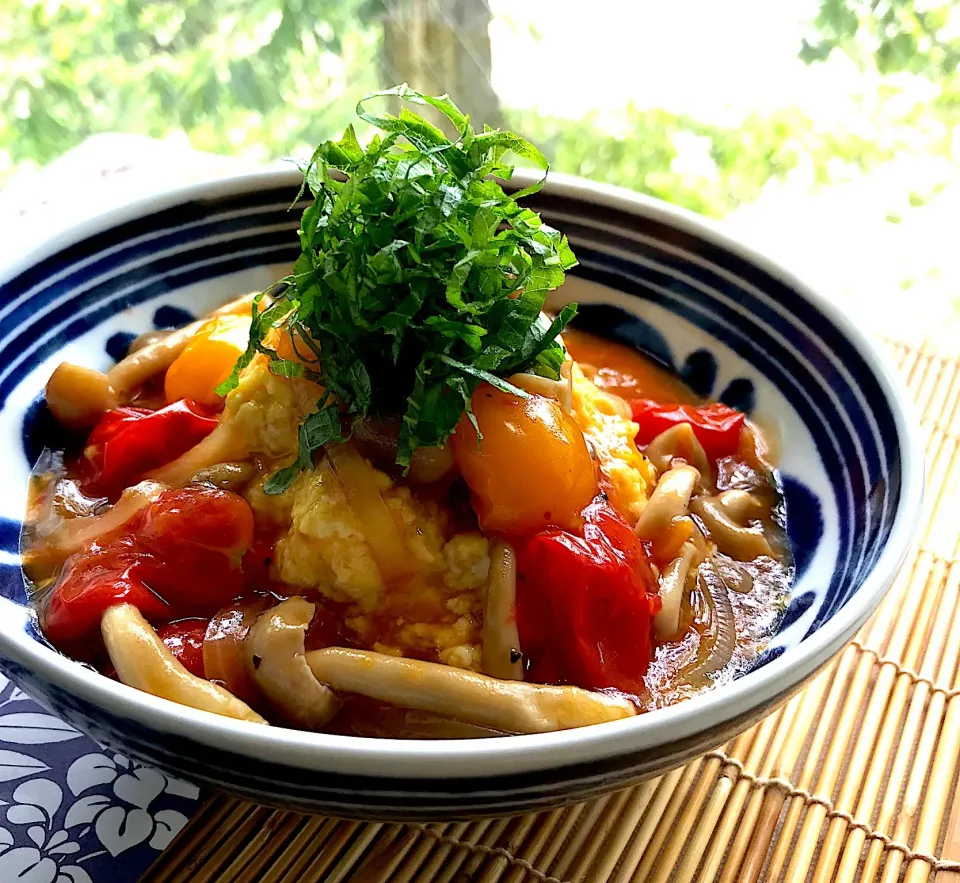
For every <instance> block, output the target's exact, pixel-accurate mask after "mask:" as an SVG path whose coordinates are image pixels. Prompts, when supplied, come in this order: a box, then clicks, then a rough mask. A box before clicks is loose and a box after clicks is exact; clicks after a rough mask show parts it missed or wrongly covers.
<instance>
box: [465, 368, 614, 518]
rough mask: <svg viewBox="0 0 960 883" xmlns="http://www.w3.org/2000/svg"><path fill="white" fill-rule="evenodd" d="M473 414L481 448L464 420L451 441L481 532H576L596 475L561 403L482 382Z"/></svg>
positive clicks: (579, 434) (592, 494)
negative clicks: (556, 529)
mask: <svg viewBox="0 0 960 883" xmlns="http://www.w3.org/2000/svg"><path fill="white" fill-rule="evenodd" d="M473 413H474V415H475V416H476V419H477V425H478V426H479V427H480V433H481V435H482V436H483V438H482V439H481V440H480V442H479V444H478V443H477V434H476V432H475V431H474V429H473V427H472V426H471V425H470V423H469V422H468V421H467V419H466V416H464V418H463V419H462V420H461V421H460V425H459V426H458V427H457V431H456V432H455V433H454V435H453V440H452V441H453V451H454V454H455V455H456V458H457V465H458V466H459V468H460V472H461V474H462V475H463V478H464V480H465V481H466V482H467V485H468V486H469V487H470V490H471V491H472V493H473V507H474V509H475V510H476V512H477V517H478V518H479V520H480V527H481V528H482V529H483V530H484V531H488V532H491V531H496V532H502V533H507V534H513V535H516V536H519V535H526V534H531V533H535V532H536V531H539V530H542V529H543V528H545V527H548V526H550V525H553V526H556V527H562V528H566V529H569V530H576V529H578V528H579V527H580V526H581V524H582V519H581V517H580V512H581V511H582V510H583V508H584V507H585V506H586V505H587V504H589V503H590V502H591V500H593V498H594V497H595V496H596V494H597V475H596V470H595V468H594V464H593V460H591V459H590V453H589V451H588V450H587V444H586V442H585V441H584V438H583V433H582V432H581V431H580V427H579V426H577V424H576V422H575V421H574V419H573V418H572V417H571V416H570V415H569V414H567V413H566V412H565V411H564V410H563V408H561V407H560V403H559V402H557V401H555V400H554V399H549V398H546V397H545V396H537V395H535V396H530V397H529V398H526V399H521V398H518V397H516V396H514V395H509V394H507V393H504V392H500V391H499V390H497V389H495V388H494V387H492V386H489V385H488V384H486V383H485V384H483V385H482V386H480V387H479V388H478V389H477V391H476V392H475V393H474V395H473Z"/></svg>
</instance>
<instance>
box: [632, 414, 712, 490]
mask: <svg viewBox="0 0 960 883" xmlns="http://www.w3.org/2000/svg"><path fill="white" fill-rule="evenodd" d="M643 453H644V455H645V456H646V458H647V459H648V460H649V461H650V462H651V463H653V465H654V466H655V467H656V468H657V472H659V473H660V474H661V475H662V474H663V473H665V472H666V471H667V470H668V469H670V468H671V466H672V465H673V461H674V460H683V461H684V462H685V463H689V464H690V465H691V466H693V467H694V468H695V469H696V470H697V471H698V472H699V473H700V481H701V483H702V484H703V485H704V486H706V484H707V482H709V481H710V476H711V473H710V461H709V460H707V455H706V452H705V451H704V450H703V445H701V444H700V441H699V439H698V438H697V437H696V436H695V435H694V434H693V429H692V427H691V426H690V424H689V423H678V424H677V425H676V426H671V427H670V428H669V429H666V430H664V431H663V432H661V433H660V435H658V436H657V437H656V438H654V439H653V441H651V442H650V444H648V445H647V446H646V448H644V451H643Z"/></svg>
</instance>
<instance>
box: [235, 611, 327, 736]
mask: <svg viewBox="0 0 960 883" xmlns="http://www.w3.org/2000/svg"><path fill="white" fill-rule="evenodd" d="M313 613H314V605H313V604H311V603H310V602H309V601H307V600H306V599H305V598H301V597H299V596H294V597H292V598H287V600H286V601H284V602H283V603H282V604H278V605H277V606H276V607H274V608H272V609H270V610H267V611H266V612H265V613H263V614H261V616H260V618H259V619H258V620H257V621H256V623H255V624H254V626H253V628H251V629H250V634H249V635H248V636H247V640H246V641H245V643H244V655H245V656H246V660H247V664H248V665H249V666H250V671H251V672H252V673H253V679H254V681H255V682H256V684H257V686H258V687H259V688H260V689H261V690H262V691H263V695H264V696H266V697H267V699H269V700H270V702H271V703H272V704H273V705H274V706H275V707H276V708H277V709H278V710H279V711H280V712H281V713H282V714H283V716H284V717H285V718H286V719H287V720H288V721H289V722H290V723H292V724H294V725H296V726H298V727H303V728H306V729H309V730H318V729H320V727H322V726H323V725H324V724H325V723H327V721H329V720H330V718H332V717H333V716H334V715H335V714H336V713H337V711H338V709H339V708H340V701H339V700H338V699H337V697H336V696H335V695H334V694H333V692H332V691H331V690H330V689H329V688H327V687H325V686H324V685H323V684H321V683H320V682H319V681H318V680H317V679H316V677H315V676H314V674H313V672H312V671H310V667H309V666H308V665H307V663H306V660H305V659H304V655H303V638H304V635H305V634H306V631H307V626H309V625H310V620H312V619H313Z"/></svg>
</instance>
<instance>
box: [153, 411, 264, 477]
mask: <svg viewBox="0 0 960 883" xmlns="http://www.w3.org/2000/svg"><path fill="white" fill-rule="evenodd" d="M243 456H246V452H245V451H244V450H243V437H242V435H241V434H240V432H239V430H238V429H237V428H236V426H235V425H234V424H231V423H225V422H223V418H222V417H221V422H220V424H219V425H218V426H217V428H216V429H214V430H213V432H211V433H210V435H208V436H207V437H206V438H205V439H204V440H203V441H201V442H200V443H199V444H196V445H194V446H193V447H192V448H190V450H189V451H187V452H186V453H185V454H183V455H181V456H180V457H178V458H177V459H176V460H174V461H173V462H172V463H168V464H167V465H166V466H161V467H160V468H159V469H156V470H154V471H153V472H151V473H150V475H149V477H150V478H151V479H153V480H154V481H162V482H163V483H164V484H168V485H170V486H171V487H182V486H183V485H185V484H187V483H188V482H189V481H190V480H191V479H192V478H193V477H194V476H195V475H196V474H197V473H198V472H200V470H202V469H209V468H210V467H211V466H215V465H217V464H218V463H226V462H228V461H231V460H236V459H238V458H240V457H243Z"/></svg>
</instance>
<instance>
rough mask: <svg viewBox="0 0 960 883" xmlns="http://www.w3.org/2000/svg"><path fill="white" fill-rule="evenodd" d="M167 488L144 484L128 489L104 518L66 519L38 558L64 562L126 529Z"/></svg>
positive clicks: (52, 534) (50, 537)
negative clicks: (83, 549) (93, 544)
mask: <svg viewBox="0 0 960 883" xmlns="http://www.w3.org/2000/svg"><path fill="white" fill-rule="evenodd" d="M165 490H166V488H165V487H164V485H162V484H158V483H157V482H155V481H141V482H140V484H137V485H134V486H133V487H128V488H127V489H126V490H125V491H124V492H123V493H122V494H121V495H120V499H119V500H117V502H116V503H115V504H114V505H113V506H111V507H110V508H109V509H108V510H107V511H106V512H104V513H103V514H101V515H83V516H80V517H78V518H67V519H64V520H63V522H62V523H61V524H60V526H59V527H58V528H57V529H56V530H55V531H53V533H51V534H49V535H48V536H47V537H45V538H44V540H43V546H42V548H41V549H38V550H37V551H36V555H37V558H38V559H40V560H43V561H45V562H46V561H49V562H53V561H56V560H61V561H62V560H63V559H64V558H67V557H68V556H69V555H72V554H73V553H74V552H78V551H79V550H80V549H82V548H84V546H86V545H88V544H89V543H91V542H93V541H94V540H96V539H99V538H100V537H103V536H106V535H107V534H110V533H113V532H114V531H116V530H119V529H120V528H121V527H123V526H124V525H125V524H126V523H127V522H128V521H130V519H131V518H133V517H134V516H135V515H136V514H137V513H138V512H139V511H140V510H141V509H143V508H144V507H145V506H147V505H149V504H150V503H152V502H153V501H154V500H155V499H157V497H159V496H160V494H162V493H163V492H164V491H165Z"/></svg>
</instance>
